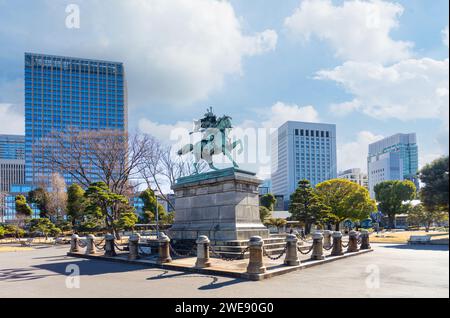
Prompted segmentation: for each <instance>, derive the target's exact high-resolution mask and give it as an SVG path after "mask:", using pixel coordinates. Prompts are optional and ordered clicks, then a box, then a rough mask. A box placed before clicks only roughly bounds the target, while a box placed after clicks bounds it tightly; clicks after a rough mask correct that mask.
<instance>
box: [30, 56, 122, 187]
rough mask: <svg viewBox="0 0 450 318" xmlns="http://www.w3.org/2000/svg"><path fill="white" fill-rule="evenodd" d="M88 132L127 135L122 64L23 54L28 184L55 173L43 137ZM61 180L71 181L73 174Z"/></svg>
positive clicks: (55, 147) (54, 146)
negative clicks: (116, 132)
mask: <svg viewBox="0 0 450 318" xmlns="http://www.w3.org/2000/svg"><path fill="white" fill-rule="evenodd" d="M86 130H120V131H125V132H126V131H127V93H126V80H125V72H124V67H123V64H122V63H117V62H109V61H99V60H90V59H82V58H73V57H63V56H52V55H44V54H32V53H25V178H26V183H27V184H32V185H33V184H34V185H36V184H38V183H40V182H43V181H44V180H46V178H48V177H49V176H50V174H51V173H52V172H55V171H54V169H53V168H52V167H51V166H49V164H48V163H46V162H45V161H44V147H43V141H42V139H45V138H46V137H47V136H48V135H49V134H55V133H56V134H57V133H64V132H67V131H86ZM44 143H45V141H44ZM52 151H58V146H57V145H52ZM86 151H88V150H86ZM56 172H60V171H56ZM63 176H64V178H65V180H66V183H67V184H70V183H72V179H71V176H70V175H68V174H63Z"/></svg>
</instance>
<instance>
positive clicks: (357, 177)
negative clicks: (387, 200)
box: [338, 168, 369, 189]
mask: <svg viewBox="0 0 450 318" xmlns="http://www.w3.org/2000/svg"><path fill="white" fill-rule="evenodd" d="M338 178H340V179H346V180H349V181H351V182H354V183H356V184H359V185H360V186H362V187H365V188H367V189H368V188H369V180H368V177H367V174H366V173H364V172H362V171H361V169H360V168H352V169H347V170H344V171H341V172H339V175H338Z"/></svg>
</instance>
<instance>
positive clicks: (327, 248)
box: [323, 242, 334, 251]
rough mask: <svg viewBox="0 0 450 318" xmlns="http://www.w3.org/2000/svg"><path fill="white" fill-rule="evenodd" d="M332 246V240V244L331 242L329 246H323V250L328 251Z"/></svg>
mask: <svg viewBox="0 0 450 318" xmlns="http://www.w3.org/2000/svg"><path fill="white" fill-rule="evenodd" d="M333 247H334V242H333V244H331V245H330V246H329V247H325V246H324V247H323V249H324V250H325V251H329V250H331V249H332V248H333Z"/></svg>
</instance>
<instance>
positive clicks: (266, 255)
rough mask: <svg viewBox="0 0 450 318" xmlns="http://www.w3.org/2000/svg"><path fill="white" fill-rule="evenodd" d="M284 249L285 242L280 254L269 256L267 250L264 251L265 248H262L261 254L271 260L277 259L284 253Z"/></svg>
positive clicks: (285, 248) (285, 249)
mask: <svg viewBox="0 0 450 318" xmlns="http://www.w3.org/2000/svg"><path fill="white" fill-rule="evenodd" d="M286 251H287V244H286V246H285V247H284V249H283V251H282V252H281V254H279V255H277V256H270V255H269V254H268V253H267V251H266V249H265V248H263V255H264V256H265V257H267V258H269V259H271V260H272V261H277V260H279V259H280V258H281V257H282V256H283V255H284V254H285V253H286Z"/></svg>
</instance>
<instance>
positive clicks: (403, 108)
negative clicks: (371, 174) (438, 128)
mask: <svg viewBox="0 0 450 318" xmlns="http://www.w3.org/2000/svg"><path fill="white" fill-rule="evenodd" d="M448 76H449V64H448V59H446V60H444V61H436V60H433V59H429V58H423V59H409V60H404V61H401V62H399V63H397V64H394V65H391V66H386V67H385V66H382V65H380V64H374V63H361V62H346V63H344V64H343V65H341V66H339V67H336V68H334V69H332V70H322V71H320V72H318V73H317V77H316V78H317V79H322V80H332V81H335V82H337V83H338V84H340V85H342V87H343V88H344V89H345V90H346V91H347V92H349V93H351V94H353V95H354V100H353V101H351V102H347V103H344V104H341V105H334V106H332V110H333V111H335V112H339V111H348V110H359V111H361V112H363V113H365V114H367V115H369V116H372V117H375V118H398V119H401V120H410V119H421V118H441V115H442V113H443V112H445V111H446V110H447V111H448V101H449V91H448V84H449V81H448Z"/></svg>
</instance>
